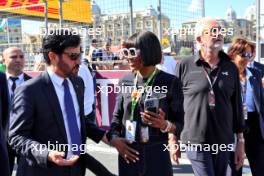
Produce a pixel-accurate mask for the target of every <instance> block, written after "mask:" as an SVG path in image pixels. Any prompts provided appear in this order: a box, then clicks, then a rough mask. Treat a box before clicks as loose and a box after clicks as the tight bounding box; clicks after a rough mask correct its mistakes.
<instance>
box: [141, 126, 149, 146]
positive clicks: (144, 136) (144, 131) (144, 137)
mask: <svg viewBox="0 0 264 176" xmlns="http://www.w3.org/2000/svg"><path fill="white" fill-rule="evenodd" d="M140 140H141V142H143V143H147V142H148V141H149V127H148V126H141V129H140Z"/></svg>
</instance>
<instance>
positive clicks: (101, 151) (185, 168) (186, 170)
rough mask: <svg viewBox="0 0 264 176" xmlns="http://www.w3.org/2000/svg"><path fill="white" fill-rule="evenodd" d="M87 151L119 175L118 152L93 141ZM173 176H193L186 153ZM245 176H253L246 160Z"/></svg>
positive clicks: (88, 145)
mask: <svg viewBox="0 0 264 176" xmlns="http://www.w3.org/2000/svg"><path fill="white" fill-rule="evenodd" d="M87 150H88V153H89V154H91V155H92V156H94V157H95V158H96V159H97V160H99V161H100V162H101V163H102V164H104V166H106V168H107V169H109V170H110V171H111V172H112V173H114V174H116V175H117V173H118V166H117V163H118V161H117V156H118V153H117V150H116V149H114V148H112V147H110V146H107V145H105V144H104V143H99V144H96V143H94V142H93V141H91V140H88V141H87ZM173 173H174V174H173V176H192V175H194V174H193V171H192V167H191V164H190V162H189V160H188V159H187V157H186V154H185V153H182V158H181V159H180V165H176V164H173ZM86 176H95V175H94V174H93V173H91V172H90V171H89V170H87V172H86ZM243 176H251V172H250V168H249V165H248V161H247V160H245V164H244V167H243Z"/></svg>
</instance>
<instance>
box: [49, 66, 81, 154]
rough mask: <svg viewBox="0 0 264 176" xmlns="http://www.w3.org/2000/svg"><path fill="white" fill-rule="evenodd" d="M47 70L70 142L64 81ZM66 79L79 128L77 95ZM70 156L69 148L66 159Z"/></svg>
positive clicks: (69, 141) (69, 142)
mask: <svg viewBox="0 0 264 176" xmlns="http://www.w3.org/2000/svg"><path fill="white" fill-rule="evenodd" d="M47 71H48V74H49V77H50V79H51V82H52V84H53V86H54V88H55V92H56V94H57V97H58V100H59V103H60V108H61V112H62V115H63V121H64V126H65V129H66V134H67V140H68V144H71V135H70V131H69V126H68V119H67V114H66V110H65V104H64V86H63V84H62V83H63V81H64V78H62V77H60V76H58V75H57V74H56V73H54V72H52V71H51V70H49V69H47ZM67 80H68V83H69V89H70V93H71V96H72V100H73V105H74V109H75V113H76V117H77V125H78V128H79V130H80V109H79V104H78V100H77V96H76V93H75V90H74V88H73V85H72V82H71V81H70V80H69V78H67ZM69 147H70V146H69ZM71 156H72V151H71V150H69V151H68V154H67V159H69V158H70V157H71Z"/></svg>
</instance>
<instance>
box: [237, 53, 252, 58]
mask: <svg viewBox="0 0 264 176" xmlns="http://www.w3.org/2000/svg"><path fill="white" fill-rule="evenodd" d="M240 56H241V57H243V58H246V59H251V58H253V57H254V54H252V53H243V54H241V55H240Z"/></svg>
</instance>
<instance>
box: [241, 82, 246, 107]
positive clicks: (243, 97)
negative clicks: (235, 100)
mask: <svg viewBox="0 0 264 176" xmlns="http://www.w3.org/2000/svg"><path fill="white" fill-rule="evenodd" d="M240 84H241V89H242V90H241V93H242V102H243V105H244V104H246V92H247V79H246V80H245V81H240Z"/></svg>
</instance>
